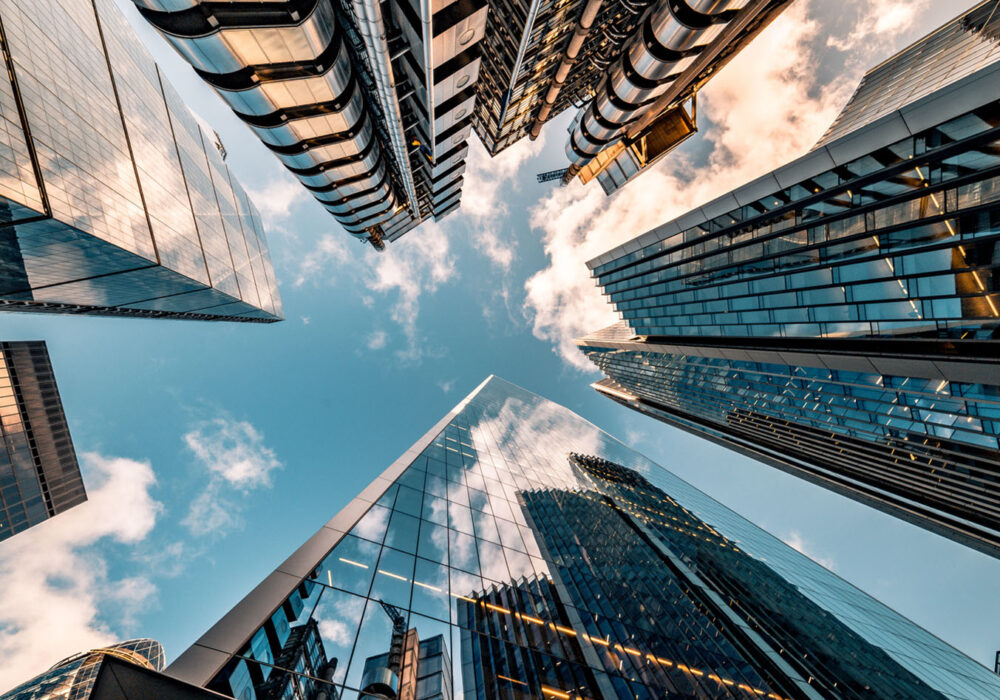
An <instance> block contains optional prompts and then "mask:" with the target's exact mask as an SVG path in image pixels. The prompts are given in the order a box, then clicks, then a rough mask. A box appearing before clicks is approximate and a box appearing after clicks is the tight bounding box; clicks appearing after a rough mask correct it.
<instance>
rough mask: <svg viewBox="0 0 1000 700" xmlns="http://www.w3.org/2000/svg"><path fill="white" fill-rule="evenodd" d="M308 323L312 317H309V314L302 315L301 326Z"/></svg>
mask: <svg viewBox="0 0 1000 700" xmlns="http://www.w3.org/2000/svg"><path fill="white" fill-rule="evenodd" d="M310 323H312V317H310V316H303V317H302V325H303V326H308V325H309V324H310Z"/></svg>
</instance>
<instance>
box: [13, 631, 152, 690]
mask: <svg viewBox="0 0 1000 700" xmlns="http://www.w3.org/2000/svg"><path fill="white" fill-rule="evenodd" d="M108 658H115V659H121V660H123V661H126V662H128V663H129V664H134V665H137V666H140V667H143V668H147V669H151V670H154V671H162V670H163V665H164V657H163V647H162V646H160V643H159V642H157V641H156V640H154V639H131V640H129V641H127V642H120V643H118V644H113V645H111V646H107V647H102V648H100V649H92V650H91V651H85V652H83V653H80V654H74V655H73V656H70V657H68V658H65V659H63V660H62V661H60V662H58V663H56V664H55V665H54V666H53V667H52V668H50V669H49V670H48V671H46V672H45V673H43V674H41V675H39V676H37V677H35V678H33V679H31V680H30V681H28V682H26V683H22V684H21V685H19V686H17V687H16V688H14V689H13V690H11V691H9V692H7V693H4V694H3V695H0V700H42V699H43V698H44V699H45V700H50V699H55V698H60V699H62V698H66V700H88V698H90V697H91V693H92V691H93V689H94V685H95V684H96V682H97V676H98V675H99V674H100V671H101V667H102V666H103V664H104V662H105V660H106V659H108Z"/></svg>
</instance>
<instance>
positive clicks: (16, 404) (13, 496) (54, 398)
mask: <svg viewBox="0 0 1000 700" xmlns="http://www.w3.org/2000/svg"><path fill="white" fill-rule="evenodd" d="M0 435H2V437H3V449H2V450H0V541H2V540H5V539H7V538H8V537H11V536H12V535H15V534H17V533H18V532H21V531H23V530H27V529H28V528H29V527H31V526H32V525H37V524H38V523H40V522H42V521H43V520H47V519H49V518H51V517H53V516H55V515H58V514H59V513H62V512H63V511H64V510H67V509H69V508H72V507H73V506H75V505H78V504H80V503H83V502H84V501H85V500H87V494H86V493H85V492H84V488H83V478H82V477H81V476H80V467H79V465H78V464H77V461H76V452H75V451H74V449H73V442H72V440H71V439H70V435H69V426H68V425H67V424H66V416H65V414H64V413H63V408H62V401H61V400H60V399H59V390H58V388H57V387H56V379H55V375H54V374H53V372H52V363H51V362H50V361H49V353H48V350H47V349H46V347H45V343H44V342H41V341H18V342H6V343H3V342H0Z"/></svg>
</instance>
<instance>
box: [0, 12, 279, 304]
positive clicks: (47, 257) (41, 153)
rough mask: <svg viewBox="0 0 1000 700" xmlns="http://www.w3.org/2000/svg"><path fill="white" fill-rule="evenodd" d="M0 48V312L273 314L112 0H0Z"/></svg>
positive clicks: (225, 192) (268, 272)
mask: <svg viewBox="0 0 1000 700" xmlns="http://www.w3.org/2000/svg"><path fill="white" fill-rule="evenodd" d="M0 45H2V51H3V60H4V65H5V70H4V76H3V78H2V79H0V126H2V129H3V134H4V139H3V144H2V145H0V174H2V178H0V309H3V310H8V311H50V312H57V313H72V314H104V315H116V316H137V317H144V318H163V317H169V318H191V319H202V320H227V321H262V322H269V321H277V320H279V319H280V318H281V314H282V311H281V302H280V300H279V298H278V290H277V285H276V283H275V280H274V271H273V269H272V267H271V262H270V258H269V254H268V249H267V243H266V241H265V239H264V230H263V227H262V226H261V221H260V215H259V214H258V213H257V210H256V209H255V208H254V207H253V205H252V204H251V202H250V200H249V198H248V197H247V195H246V192H244V191H243V189H242V188H241V187H240V186H239V184H238V183H237V182H236V181H235V180H234V179H233V178H232V176H231V174H230V172H229V169H228V168H227V167H226V164H225V162H224V150H223V149H222V147H221V144H219V143H218V141H217V137H216V136H215V134H214V133H213V132H211V130H206V129H205V128H203V127H202V126H201V125H200V124H199V122H198V120H197V119H196V118H195V117H194V115H193V114H192V113H191V112H189V111H188V110H187V109H186V108H185V107H184V106H183V104H182V103H181V100H180V99H179V97H178V96H177V94H176V93H175V92H174V90H173V88H172V87H171V86H170V85H169V84H168V83H167V82H166V81H164V80H163V79H162V76H161V75H160V71H159V69H158V68H157V66H156V64H155V63H154V62H153V60H152V58H151V57H150V56H149V54H148V53H147V52H146V51H145V49H144V48H143V46H142V43H141V42H140V41H139V39H138V37H137V36H136V35H135V34H134V32H133V31H132V29H131V27H129V25H128V23H127V21H126V20H125V18H124V17H123V16H122V14H121V13H120V11H119V10H118V8H117V7H116V6H115V3H114V0H97V1H96V2H91V0H32V2H31V3H24V2H18V1H16V0H2V1H0Z"/></svg>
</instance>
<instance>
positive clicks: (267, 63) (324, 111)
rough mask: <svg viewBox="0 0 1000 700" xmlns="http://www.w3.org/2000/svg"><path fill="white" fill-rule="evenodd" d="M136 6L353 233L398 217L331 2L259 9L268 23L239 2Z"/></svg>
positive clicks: (181, 0)
mask: <svg viewBox="0 0 1000 700" xmlns="http://www.w3.org/2000/svg"><path fill="white" fill-rule="evenodd" d="M138 2H139V4H140V5H142V6H145V8H146V10H147V11H146V12H144V14H145V16H146V17H147V19H150V20H151V21H153V23H154V24H155V25H156V26H157V27H158V28H159V29H160V30H161V31H163V32H164V33H166V34H168V36H169V37H170V38H171V39H172V40H173V44H174V46H175V47H176V48H177V49H178V51H180V53H181V54H182V55H183V56H184V57H185V58H186V59H187V60H188V62H190V63H191V65H193V66H194V67H195V69H196V70H197V71H198V73H199V74H200V75H201V76H202V77H203V78H204V79H205V80H206V81H208V82H209V83H210V84H211V85H212V86H213V87H215V88H216V90H217V91H218V93H219V94H220V95H221V96H222V98H223V99H224V100H226V102H227V103H229V106H230V107H232V109H233V111H234V112H236V114H237V116H239V117H240V118H241V119H242V120H243V121H245V122H246V123H247V124H248V125H249V126H250V128H251V129H253V130H254V131H255V132H256V133H257V135H258V136H259V137H260V139H261V141H263V142H264V144H265V145H266V146H267V147H268V148H269V149H271V151H273V152H274V153H275V155H276V156H277V157H278V158H279V159H280V160H281V162H282V163H283V164H284V165H285V167H287V168H288V169H289V170H291V171H292V172H293V173H294V174H295V175H296V176H297V177H298V178H299V179H300V180H301V181H302V182H303V184H305V186H306V187H307V188H308V189H310V190H312V192H313V194H314V196H316V198H317V199H318V200H319V201H320V202H321V203H322V204H323V205H324V206H325V207H326V208H327V210H328V211H330V212H331V213H332V214H333V215H334V216H335V217H336V218H337V220H338V221H340V223H341V224H343V226H344V228H345V229H347V230H348V231H349V232H351V233H354V234H358V235H362V236H365V237H367V233H365V229H366V228H367V227H370V226H374V225H377V224H380V223H383V222H384V221H387V220H388V219H389V218H390V217H391V216H392V214H393V211H394V209H395V208H396V206H397V197H396V193H395V192H394V191H393V188H392V187H391V184H390V182H389V178H388V173H387V171H386V167H385V162H384V160H385V156H384V153H383V151H382V148H381V145H380V144H379V143H378V141H377V139H376V138H375V135H374V131H373V128H372V123H371V116H370V113H369V110H368V108H367V106H366V104H365V102H366V100H365V95H364V94H363V92H362V91H361V90H360V89H359V86H358V81H357V78H356V76H355V72H354V69H353V67H352V65H351V59H350V56H349V54H348V50H347V46H346V43H345V41H344V38H343V32H342V31H341V30H340V28H339V25H338V22H337V19H336V17H335V15H334V10H333V6H332V5H331V4H330V3H329V2H328V1H324V0H319V1H314V2H287V3H283V5H284V7H282V3H273V4H274V5H276V6H278V8H279V9H275V10H272V11H263V10H262V11H259V12H258V13H257V14H258V15H261V16H264V15H271V16H269V17H267V19H268V24H267V26H246V19H247V18H248V13H246V12H245V11H242V10H241V9H240V8H239V7H238V4H235V3H234V7H226V4H224V3H212V4H211V5H212V7H211V9H208V8H207V7H204V6H203V3H200V2H194V1H193V0H138ZM206 4H207V3H206ZM220 5H222V7H221V8H220ZM185 6H186V8H187V9H182V8H183V7H185ZM303 11H304V12H305V13H306V14H303ZM156 12H160V13H166V14H155V13H156ZM262 19H263V17H262Z"/></svg>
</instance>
